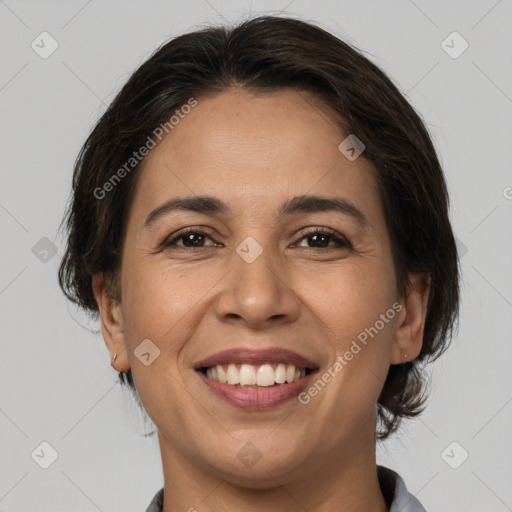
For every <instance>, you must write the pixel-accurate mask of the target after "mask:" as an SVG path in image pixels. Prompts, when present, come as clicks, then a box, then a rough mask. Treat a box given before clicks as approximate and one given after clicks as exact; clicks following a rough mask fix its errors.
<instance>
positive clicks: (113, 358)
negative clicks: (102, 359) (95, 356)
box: [110, 354, 117, 368]
mask: <svg viewBox="0 0 512 512" xmlns="http://www.w3.org/2000/svg"><path fill="white" fill-rule="evenodd" d="M116 357H117V354H114V355H113V356H112V359H111V360H110V366H112V368H113V367H114V361H115V360H116Z"/></svg>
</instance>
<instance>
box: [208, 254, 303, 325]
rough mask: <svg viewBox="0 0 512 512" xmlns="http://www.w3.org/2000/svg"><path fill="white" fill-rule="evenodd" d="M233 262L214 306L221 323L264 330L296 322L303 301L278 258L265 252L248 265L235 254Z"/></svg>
mask: <svg viewBox="0 0 512 512" xmlns="http://www.w3.org/2000/svg"><path fill="white" fill-rule="evenodd" d="M230 263H232V270H231V272H229V273H228V275H227V276H226V279H225V280H223V288H222V289H221V291H220V292H219V294H218V296H217V300H216V301H215V306H214V307H215V313H216V315H217V318H218V319H219V320H220V321H222V322H229V323H238V324H244V325H245V326H246V327H249V328H252V329H265V328H268V327H270V326H273V325H278V324H285V323H289V322H293V321H295V320H297V318H298V317H299V312H300V301H299V298H298V297H297V295H296V293H295V292H294V291H293V289H292V283H290V282H287V281H289V277H288V276H289V273H287V272H286V269H285V268H283V265H284V263H283V262H282V261H281V260H280V259H279V257H278V256H277V255H275V254H271V250H269V249H264V250H263V252H262V253H261V254H260V255H259V256H258V257H257V258H256V259H255V260H254V261H252V262H248V261H246V260H245V259H244V258H242V257H241V256H240V255H239V254H238V253H237V252H235V251H233V255H232V262H230Z"/></svg>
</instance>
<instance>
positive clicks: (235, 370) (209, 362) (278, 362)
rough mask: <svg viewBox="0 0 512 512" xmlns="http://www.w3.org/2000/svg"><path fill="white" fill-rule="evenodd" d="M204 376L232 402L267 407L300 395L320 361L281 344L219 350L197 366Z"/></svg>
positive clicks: (200, 374)
mask: <svg viewBox="0 0 512 512" xmlns="http://www.w3.org/2000/svg"><path fill="white" fill-rule="evenodd" d="M194 369H195V370H196V373H197V374H198V376H199V377H200V378H201V380H202V381H203V382H204V383H205V384H206V385H207V386H208V388H209V389H210V390H212V391H213V392H214V393H215V394H217V395H218V396H220V397H222V398H224V399H225V400H227V401H228V402H230V403H231V404H232V405H235V406H238V407H244V408H249V409H263V408H267V407H272V406H276V405H279V404H281V403H283V402H285V401H287V400H289V399H290V398H292V397H294V396H296V395H298V394H299V393H300V392H301V391H302V390H303V389H304V388H305V387H306V385H307V383H308V382H309V380H310V377H311V376H312V375H313V374H315V373H316V372H317V371H318V369H319V368H318V365H317V364H316V363H314V362H312V361H309V360H307V359H306V358H304V357H302V356H300V355H298V354H296V353H295V352H292V351H288V350H282V349H277V348H272V349H267V350H249V349H242V350H240V349H235V350H227V351H224V352H218V353H217V354H214V355H213V356H210V357H208V358H207V359H205V360H203V361H200V362H199V363H197V364H196V365H195V366H194Z"/></svg>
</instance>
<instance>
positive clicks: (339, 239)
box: [300, 229, 350, 249]
mask: <svg viewBox="0 0 512 512" xmlns="http://www.w3.org/2000/svg"><path fill="white" fill-rule="evenodd" d="M302 240H306V242H307V243H309V242H311V243H312V244H314V245H313V246H312V247H311V246H309V245H308V247H309V248H311V249H322V248H324V247H332V245H331V246H330V245H329V242H334V246H335V247H336V246H337V247H340V248H343V247H348V248H350V244H349V242H348V241H347V240H346V238H345V237H343V236H341V235H339V234H338V233H337V232H336V231H333V230H330V229H329V230H324V229H315V230H312V231H310V232H309V233H307V234H303V236H302V238H301V239H300V241H302ZM302 247H304V246H302Z"/></svg>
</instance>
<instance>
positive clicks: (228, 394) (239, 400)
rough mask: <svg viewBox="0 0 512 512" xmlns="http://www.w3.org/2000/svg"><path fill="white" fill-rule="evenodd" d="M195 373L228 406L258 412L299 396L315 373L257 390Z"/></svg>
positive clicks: (198, 372)
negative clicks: (227, 403) (228, 404)
mask: <svg viewBox="0 0 512 512" xmlns="http://www.w3.org/2000/svg"><path fill="white" fill-rule="evenodd" d="M196 373H197V374H198V375H199V377H200V378H201V379H202V380H203V382H204V383H205V384H206V385H207V386H208V387H209V388H210V389H211V390H212V391H213V392H214V393H216V394H217V395H218V396H220V397H221V398H223V399H224V400H226V401H227V402H229V403H230V404H232V405H236V406H237V407H242V408H245V409H254V410H258V409H267V408H269V407H275V406H276V405H280V404H282V403H284V402H287V401H288V400H291V399H292V398H293V397H295V396H297V395H299V394H300V393H301V391H302V390H303V389H304V388H305V387H306V386H307V385H308V384H309V381H310V380H311V377H312V376H313V375H314V374H315V373H316V372H312V373H310V374H309V375H306V376H305V377H303V378H302V379H300V380H298V381H295V382H290V383H286V384H278V385H277V386H268V387H261V388H258V389H255V388H252V389H251V388H239V387H237V386H232V385H231V384H225V383H223V382H219V381H216V380H213V379H209V378H208V377H206V376H205V375H204V374H203V373H202V372H201V371H198V370H196Z"/></svg>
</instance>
